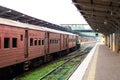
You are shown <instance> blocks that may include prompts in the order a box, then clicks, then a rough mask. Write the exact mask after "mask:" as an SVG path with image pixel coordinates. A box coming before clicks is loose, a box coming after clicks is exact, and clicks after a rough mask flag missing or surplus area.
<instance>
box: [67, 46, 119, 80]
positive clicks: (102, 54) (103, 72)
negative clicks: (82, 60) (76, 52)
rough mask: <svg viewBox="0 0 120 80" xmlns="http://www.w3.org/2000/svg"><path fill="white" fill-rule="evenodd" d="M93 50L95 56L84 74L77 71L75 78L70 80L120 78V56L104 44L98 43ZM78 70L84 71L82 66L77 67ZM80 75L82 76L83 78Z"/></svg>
mask: <svg viewBox="0 0 120 80" xmlns="http://www.w3.org/2000/svg"><path fill="white" fill-rule="evenodd" d="M93 52H94V53H93V56H92V58H91V60H90V62H89V64H88V65H87V68H86V70H84V71H85V72H83V73H84V75H83V76H82V75H81V74H80V73H76V75H75V74H73V75H74V76H73V77H74V78H70V79H69V80H72V79H73V80H120V56H119V55H118V54H117V53H115V52H113V51H112V50H110V49H109V48H108V47H107V46H104V45H103V44H97V45H96V46H95V50H94V51H93ZM78 68H79V67H78ZM78 70H79V71H80V70H81V71H82V68H81V69H77V70H76V72H78ZM78 76H82V78H81V77H78ZM71 77H72V76H71ZM75 77H76V78H75Z"/></svg>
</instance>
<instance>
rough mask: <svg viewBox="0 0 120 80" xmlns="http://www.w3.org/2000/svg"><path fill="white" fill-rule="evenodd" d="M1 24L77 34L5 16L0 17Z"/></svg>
mask: <svg viewBox="0 0 120 80" xmlns="http://www.w3.org/2000/svg"><path fill="white" fill-rule="evenodd" d="M0 24H3V25H9V26H14V27H19V28H27V29H34V30H41V31H48V32H53V33H60V34H67V35H76V34H73V33H69V32H65V31H59V30H55V29H50V28H46V27H43V26H36V25H32V24H27V23H22V22H19V21H14V20H10V19H5V18H0Z"/></svg>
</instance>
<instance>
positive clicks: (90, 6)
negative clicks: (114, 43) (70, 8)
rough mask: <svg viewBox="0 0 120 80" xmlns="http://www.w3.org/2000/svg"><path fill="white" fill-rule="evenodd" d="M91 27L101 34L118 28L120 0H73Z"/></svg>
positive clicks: (119, 28)
mask: <svg viewBox="0 0 120 80" xmlns="http://www.w3.org/2000/svg"><path fill="white" fill-rule="evenodd" d="M73 3H74V5H75V6H76V7H77V9H78V10H79V11H80V13H81V14H82V15H83V17H84V18H85V19H86V21H87V22H88V24H89V25H90V26H91V28H92V29H93V30H94V31H96V32H100V33H103V34H110V33H114V32H116V31H117V30H120V0H73Z"/></svg>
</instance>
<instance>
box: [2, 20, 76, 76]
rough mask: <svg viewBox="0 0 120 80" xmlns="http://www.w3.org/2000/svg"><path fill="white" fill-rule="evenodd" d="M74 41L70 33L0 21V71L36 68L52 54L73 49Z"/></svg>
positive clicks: (74, 37)
mask: <svg viewBox="0 0 120 80" xmlns="http://www.w3.org/2000/svg"><path fill="white" fill-rule="evenodd" d="M77 39H78V38H77V36H76V35H75V34H72V33H68V32H63V31H58V30H54V29H49V28H44V27H42V26H35V25H30V24H25V23H20V22H17V21H13V20H8V19H3V18H0V68H1V69H3V68H5V69H6V67H7V68H11V66H13V65H17V64H20V66H21V68H25V66H27V68H29V67H31V66H34V65H39V64H40V62H41V61H42V62H46V61H48V60H47V59H49V58H48V56H53V53H54V55H58V54H59V55H61V54H63V53H62V52H63V51H64V52H65V51H69V49H70V50H73V49H75V48H76V45H77V43H76V41H77ZM58 52H60V53H58ZM25 64H27V65H25ZM14 67H15V68H13V69H14V70H15V69H16V67H17V69H18V68H20V67H19V66H14ZM3 72H4V71H3ZM0 74H1V72H0ZM0 77H1V76H0Z"/></svg>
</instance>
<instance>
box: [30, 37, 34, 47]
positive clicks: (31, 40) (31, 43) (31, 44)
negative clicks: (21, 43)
mask: <svg viewBox="0 0 120 80" xmlns="http://www.w3.org/2000/svg"><path fill="white" fill-rule="evenodd" d="M30 46H33V38H30Z"/></svg>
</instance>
